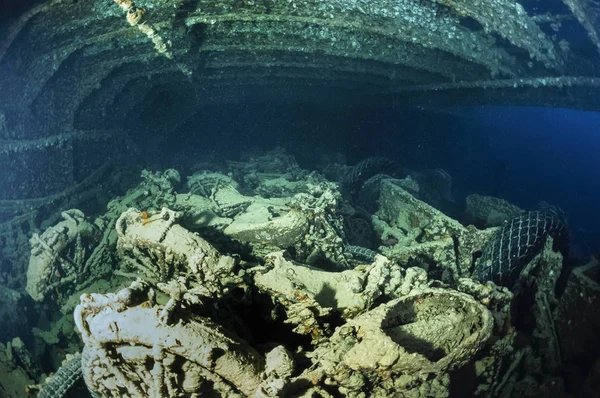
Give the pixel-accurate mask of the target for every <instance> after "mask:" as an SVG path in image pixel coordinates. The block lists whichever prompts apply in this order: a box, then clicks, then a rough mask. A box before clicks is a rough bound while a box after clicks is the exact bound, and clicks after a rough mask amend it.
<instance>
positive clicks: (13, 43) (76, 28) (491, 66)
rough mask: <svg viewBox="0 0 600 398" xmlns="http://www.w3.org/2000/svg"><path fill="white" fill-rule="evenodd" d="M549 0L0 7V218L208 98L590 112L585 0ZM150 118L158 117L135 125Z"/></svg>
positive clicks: (57, 190)
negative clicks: (535, 2)
mask: <svg viewBox="0 0 600 398" xmlns="http://www.w3.org/2000/svg"><path fill="white" fill-rule="evenodd" d="M549 3H553V2H549ZM553 4H554V5H555V6H556V7H554V9H560V10H563V11H562V12H561V13H554V14H553V13H550V12H547V10H546V11H544V12H542V11H540V12H539V13H536V11H535V8H534V7H532V5H531V4H528V3H527V2H526V1H525V2H523V3H518V2H515V1H512V0H436V1H433V0H225V1H206V0H146V1H144V0H139V1H135V2H133V1H130V0H114V1H111V0H52V1H48V2H34V3H32V4H30V5H29V6H28V8H27V7H24V10H23V11H20V12H19V13H18V15H11V14H10V13H9V14H5V15H4V16H0V19H1V21H0V165H1V166H2V167H0V180H1V181H5V183H6V186H7V187H11V188H6V189H3V190H2V192H0V199H1V200H0V214H1V215H2V216H3V218H4V219H6V218H7V217H8V218H10V217H11V216H13V215H15V214H18V213H19V212H21V213H22V211H23V209H29V210H32V209H35V208H36V207H37V206H39V205H40V203H47V200H48V198H50V199H51V200H54V201H57V200H61V199H65V198H66V197H72V196H74V195H73V193H74V192H82V191H84V190H85V189H86V187H87V188H89V187H90V186H94V184H95V181H97V179H98V178H100V177H99V176H101V175H102V171H103V170H105V169H106V167H107V165H106V163H105V162H104V161H103V160H105V159H103V158H102V157H98V156H93V154H94V153H95V152H97V151H99V150H100V149H101V148H105V149H106V150H110V148H111V145H114V140H115V139H117V138H120V137H123V136H126V135H127V134H128V131H129V130H131V129H134V128H136V126H139V125H142V126H143V128H144V129H145V130H146V131H147V134H148V137H151V134H153V133H156V132H158V131H160V132H161V134H169V133H170V132H171V131H175V130H176V129H177V128H178V126H181V125H182V124H183V123H185V121H186V120H189V119H190V118H191V117H192V116H193V115H194V114H195V113H196V112H197V111H198V109H199V108H201V107H202V106H204V105H207V104H213V105H214V104H217V105H218V104H229V103H232V102H243V101H249V100H253V101H257V100H264V101H311V102H315V101H320V102H322V103H323V104H327V103H336V104H338V105H339V104H340V102H342V101H343V102H345V103H346V104H348V105H352V104H354V105H356V104H364V105H368V104H371V103H373V104H384V105H386V104H388V105H389V104H394V105H410V104H452V105H473V104H514V105H532V106H558V107H570V108H578V109H589V110H598V109H600V95H598V88H599V87H600V66H599V65H600V38H599V37H600V28H599V26H600V17H599V16H600V7H599V6H598V3H597V2H596V1H594V0H564V3H561V2H560V1H558V0H556V1H555V2H554V3H553ZM573 32H574V33H573ZM569 35H571V36H573V37H574V38H573V37H570V36H569ZM149 113H152V114H155V115H158V116H159V117H154V118H153V119H152V120H153V123H152V124H149V123H146V124H145V125H144V121H143V118H142V116H143V115H148V114H149ZM111 143H113V144H111ZM82 159H85V162H84V161H82ZM44 198H45V199H44ZM17 200H18V201H17ZM17 209H20V210H17Z"/></svg>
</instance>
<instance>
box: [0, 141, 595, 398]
mask: <svg viewBox="0 0 600 398" xmlns="http://www.w3.org/2000/svg"><path fill="white" fill-rule="evenodd" d="M385 162H386V161H385V160H382V159H368V160H366V161H364V162H361V163H360V164H358V165H356V166H354V167H353V168H351V167H345V166H339V165H338V166H336V165H334V167H333V169H335V170H337V175H338V180H339V183H332V182H330V181H328V180H327V179H325V177H323V176H322V175H321V174H319V173H317V172H307V171H305V170H302V169H300V168H299V167H298V166H297V165H296V164H295V162H294V161H293V159H291V158H290V157H289V156H287V155H285V154H284V153H282V152H277V151H276V152H273V153H270V154H268V155H267V156H264V157H260V158H256V159H253V160H250V161H248V162H245V163H242V162H239V163H238V162H236V163H233V162H230V163H228V167H227V170H221V172H218V171H208V170H205V171H200V172H196V173H195V174H193V175H192V176H190V177H188V179H187V191H188V192H187V193H180V194H178V193H176V191H175V189H176V187H178V186H180V185H183V184H181V181H180V176H179V173H178V172H177V171H175V170H166V171H164V172H162V173H150V172H144V173H143V174H142V178H143V182H142V183H141V184H140V185H139V186H137V187H136V188H135V189H132V190H130V191H129V192H128V193H127V194H126V195H125V196H122V197H119V198H116V199H114V200H112V201H111V202H110V204H109V205H108V211H107V212H106V213H105V214H104V215H102V216H100V217H98V218H96V220H94V221H92V220H89V219H88V218H86V216H85V215H84V214H83V213H82V212H81V211H79V210H70V211H66V212H63V213H62V217H63V220H62V221H60V222H58V223H57V224H56V225H54V226H52V227H50V228H48V229H47V230H46V231H45V232H44V233H42V234H41V235H38V234H36V235H34V236H33V238H32V239H31V245H32V248H31V257H30V262H29V268H28V272H27V292H28V293H29V294H30V295H31V297H33V299H35V300H36V301H39V302H41V303H43V305H44V306H46V308H51V309H52V308H54V309H56V308H59V309H60V311H61V313H62V314H63V316H62V317H55V318H54V319H57V320H55V321H53V322H51V323H50V326H49V330H39V329H38V330H37V331H36V332H35V333H36V335H37V336H38V338H39V340H42V339H45V341H46V345H45V346H42V347H41V349H43V350H46V352H47V353H48V352H53V353H56V352H57V350H54V349H52V345H55V346H59V347H62V350H63V352H62V358H64V354H65V353H64V350H66V351H69V352H72V353H75V355H68V356H67V360H66V361H65V362H64V363H63V366H62V367H61V368H60V370H59V371H58V372H57V373H56V374H54V375H53V376H50V377H48V378H46V379H45V381H44V382H42V383H41V384H39V385H33V386H29V387H28V388H29V391H35V390H36V389H41V391H40V393H39V395H38V396H40V397H62V396H66V395H67V394H68V392H67V391H68V390H69V388H77V386H76V387H72V386H73V384H77V385H78V386H79V388H82V386H83V382H81V380H83V381H84V382H85V387H86V388H87V389H88V390H89V392H90V393H91V394H92V396H105V397H124V396H130V397H196V396H223V397H245V396H251V397H277V396H294V397H302V396H303V397H318V396H320V397H334V396H348V397H367V396H368V397H389V396H399V395H402V396H411V397H432V396H433V397H443V396H448V395H449V394H450V391H451V390H452V391H454V392H455V393H461V391H462V392H464V393H465V394H476V395H478V396H515V395H521V396H539V394H542V395H544V396H559V395H560V394H561V393H562V392H563V391H564V390H565V389H566V385H565V379H564V378H562V377H560V376H559V372H558V371H559V369H560V368H561V366H563V364H564V363H565V361H567V360H568V359H569V358H572V357H574V356H577V355H580V354H581V349H582V345H581V344H586V343H588V342H589V339H590V337H591V338H593V336H589V335H586V333H587V332H586V330H588V328H589V327H590V324H586V323H585V322H586V320H585V319H586V317H582V318H576V317H574V314H575V313H576V311H579V313H584V311H586V310H587V311H588V315H589V317H588V319H589V318H591V317H592V316H593V313H591V312H590V311H597V309H596V310H592V309H590V308H589V306H590V304H589V303H590V302H591V300H593V295H594V294H596V295H597V292H598V285H597V284H596V283H595V282H594V281H593V277H592V276H590V275H592V272H593V270H597V269H598V265H597V264H595V263H590V264H589V265H588V266H587V268H585V269H583V268H578V269H577V270H576V272H574V273H573V274H572V276H571V279H570V280H569V283H568V285H567V287H566V290H565V291H564V293H563V294H562V296H561V298H560V300H558V298H557V296H556V293H555V292H556V285H557V279H558V277H559V275H560V274H561V268H562V266H563V258H562V255H561V254H560V253H559V252H556V251H553V249H552V247H553V238H552V236H555V237H557V240H558V239H559V238H560V234H555V233H553V231H554V232H555V231H556V230H552V229H546V230H544V229H541V228H539V229H538V230H537V231H536V232H535V233H534V232H531V231H532V229H531V228H528V229H531V231H530V232H531V234H530V235H528V236H529V238H527V239H528V241H527V243H528V244H527V245H526V244H524V243H523V244H520V246H513V249H514V250H520V251H519V255H520V257H519V258H518V259H517V258H516V257H515V256H508V257H507V258H503V257H502V256H503V252H502V251H498V250H496V251H494V250H492V249H490V247H492V246H494V245H495V244H497V243H498V242H505V241H503V236H504V235H506V234H507V232H510V231H511V230H512V229H511V228H512V227H511V225H512V224H514V223H515V222H517V223H519V225H520V226H521V229H523V230H524V229H526V220H528V219H530V218H532V217H534V218H535V217H537V218H539V217H541V216H542V215H544V216H547V217H550V219H551V220H554V221H556V220H558V219H559V218H558V217H557V216H555V215H551V214H552V213H551V212H550V211H547V212H541V211H538V212H529V213H527V212H523V211H522V210H520V209H517V208H515V207H514V206H510V205H508V204H506V203H503V202H502V201H500V200H495V199H491V198H485V197H480V196H474V197H472V198H471V200H470V202H469V203H470V209H471V213H472V217H474V218H477V217H480V216H481V214H483V213H485V211H483V210H482V209H483V208H485V207H486V206H487V208H488V211H487V213H488V214H493V215H494V220H496V222H498V220H500V219H502V216H501V214H504V215H505V216H504V217H505V218H511V219H512V221H511V222H508V223H505V224H503V226H501V227H496V228H488V229H485V230H478V229H476V228H475V227H473V226H469V227H464V226H463V225H461V224H460V223H458V222H457V221H455V220H453V219H451V218H449V217H448V216H446V215H444V214H443V213H441V212H440V211H438V210H436V209H435V208H434V207H433V206H431V205H430V204H427V203H426V202H424V201H423V200H427V201H429V202H434V201H436V200H437V201H439V200H443V199H442V198H444V197H446V196H447V195H446V194H447V192H438V194H437V195H433V194H432V192H433V191H434V189H432V188H431V186H433V185H431V186H430V187H429V188H428V187H427V186H426V181H427V179H425V178H423V176H424V175H426V174H428V173H412V174H411V175H410V176H408V177H406V176H405V178H394V177H393V176H390V175H383V174H381V173H382V172H384V170H383V169H382V165H383V164H384V163H385ZM282 165H283V166H285V168H286V170H283V171H282V170H281V168H282ZM394 167H395V166H394V164H393V162H389V163H387V166H385V167H384V168H385V172H389V171H391V169H392V168H394ZM357 171H361V172H357ZM328 173H329V175H331V174H335V173H332V167H330V168H329V169H328V170H327V172H326V173H325V174H328ZM429 175H430V176H431V175H433V176H437V177H438V178H448V177H449V176H448V175H447V174H445V173H444V172H442V171H439V170H438V171H434V172H433V173H429ZM435 186H436V187H440V186H443V184H441V185H440V184H436V185H435ZM374 197H375V198H376V200H377V201H376V202H371V203H370V205H371V206H373V207H374V208H376V210H375V211H374V213H373V214H369V213H367V212H366V211H364V210H360V209H361V208H363V207H364V206H367V205H369V203H366V202H364V200H366V199H368V200H372V199H371V198H374ZM361 198H362V199H361ZM421 199H423V200H421ZM361 202H363V205H364V206H361ZM503 212H504V213H503ZM367 215H368V216H367ZM515 220H517V221H515ZM536 234H537V235H536ZM551 235H552V236H551ZM374 237H375V238H374ZM511 237H512V236H511ZM524 239H525V238H524ZM494 242H496V243H494ZM555 243H556V242H555ZM369 246H370V247H369ZM482 253H483V255H481V254H482ZM513 253H514V252H513ZM480 255H481V256H480ZM478 256H480V257H479V258H478ZM504 260H507V261H509V262H510V265H511V266H513V267H516V268H517V270H516V272H517V274H518V273H521V278H519V280H518V283H517V284H516V285H512V286H504V287H501V286H497V285H495V284H494V283H492V282H486V281H485V280H481V281H479V280H477V278H475V279H471V276H473V275H474V274H475V276H478V275H479V276H480V275H483V274H485V272H484V271H485V270H488V269H493V270H495V271H494V272H496V273H498V274H502V273H503V272H504V271H503V269H502V268H501V267H502V265H503V264H504V263H503V261H504ZM494 267H496V268H494ZM493 277H494V275H492V278H493ZM511 289H512V291H511ZM511 303H512V305H511ZM575 308H577V310H575ZM73 316H74V327H73V325H72V324H70V322H71V319H73ZM587 322H592V321H591V320H588V321H587ZM75 331H76V332H75ZM79 337H81V340H82V341H83V348H81V343H80V341H79ZM586 339H587V340H586ZM583 347H584V346H583ZM578 350H579V351H578ZM8 351H9V352H10V351H11V347H10V345H9V347H8ZM12 351H14V350H12ZM38 354H40V353H38ZM45 355H49V354H45ZM565 356H569V358H565ZM21 357H22V358H27V355H26V354H24V355H22V356H21ZM33 362H35V361H33ZM18 363H23V362H22V361H19V362H18ZM3 366H4V365H3ZM32 366H33V367H35V364H34V365H32ZM598 368H599V367H598V366H597V364H596V366H595V374H598ZM38 371H39V370H38ZM593 373H594V372H592V375H591V376H590V379H589V381H587V382H585V381H583V379H581V380H582V381H581V385H580V386H579V391H580V392H583V393H585V392H586V391H588V392H589V391H591V390H589V389H593V388H595V387H594V385H593V384H592V383H593V380H594V378H593ZM38 376H39V375H38ZM0 377H1V376H0ZM540 391H541V392H540Z"/></svg>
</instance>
